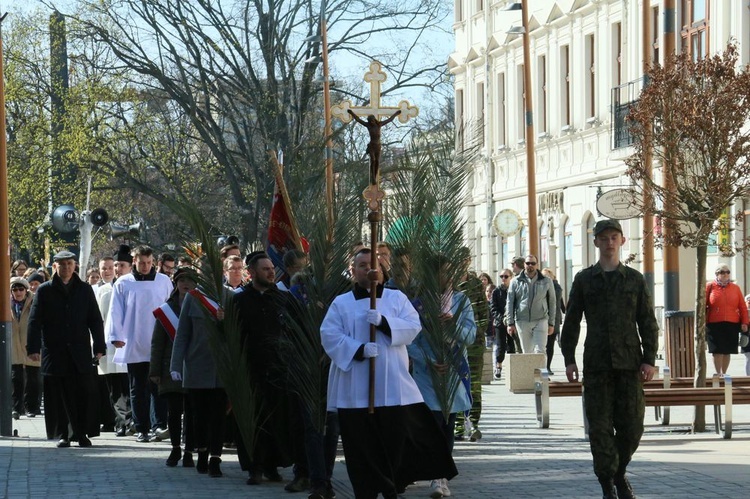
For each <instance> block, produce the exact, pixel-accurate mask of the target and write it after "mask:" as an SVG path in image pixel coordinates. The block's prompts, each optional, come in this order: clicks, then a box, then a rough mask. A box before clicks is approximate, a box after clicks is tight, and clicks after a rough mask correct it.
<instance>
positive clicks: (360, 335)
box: [320, 249, 457, 499]
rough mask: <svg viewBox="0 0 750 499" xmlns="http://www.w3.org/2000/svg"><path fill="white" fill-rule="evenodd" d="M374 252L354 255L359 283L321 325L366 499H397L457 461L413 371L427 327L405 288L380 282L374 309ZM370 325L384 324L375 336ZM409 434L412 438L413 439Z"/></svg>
mask: <svg viewBox="0 0 750 499" xmlns="http://www.w3.org/2000/svg"><path fill="white" fill-rule="evenodd" d="M370 259H371V252H370V250H369V249H363V250H360V251H359V252H358V253H357V254H356V255H355V256H354V268H353V275H354V281H355V283H354V288H353V290H352V291H350V292H348V293H345V294H343V295H340V296H338V297H337V298H336V299H335V300H334V301H333V303H332V304H331V307H330V308H329V309H328V313H327V314H326V317H325V319H324V320H323V324H322V325H321V328H320V333H321V341H322V344H323V348H324V349H325V351H326V353H327V354H328V355H329V356H330V357H331V371H330V375H329V378H328V410H329V411H338V415H339V425H340V429H341V439H342V443H343V445H344V455H345V457H346V468H347V472H348V473H349V479H350V480H351V482H352V487H353V489H354V495H355V496H356V497H357V498H358V499H369V498H373V499H374V498H376V497H377V496H378V494H379V493H381V494H383V497H385V498H386V499H389V498H395V497H397V495H398V493H400V492H403V490H404V489H405V488H406V486H407V485H408V484H410V483H412V482H414V481H416V480H427V479H429V478H434V477H436V476H446V477H448V478H452V477H454V476H455V475H456V474H457V471H456V467H455V464H454V462H453V459H452V458H451V455H450V451H449V450H448V447H447V445H446V443H445V439H444V438H443V437H442V435H441V433H440V428H439V427H438V426H437V423H436V422H435V418H434V417H433V416H432V413H431V412H430V410H429V409H428V407H427V406H426V405H425V404H424V402H423V399H422V395H421V393H420V392H419V388H418V387H417V385H416V383H415V382H414V379H413V378H412V377H411V375H410V374H409V358H408V354H407V351H406V346H407V345H408V344H410V343H411V342H412V341H413V340H414V338H415V337H416V336H417V334H418V333H419V331H420V329H421V324H420V321H419V315H418V313H417V311H416V310H415V309H414V307H413V306H412V305H411V303H410V302H409V299H408V298H407V297H406V295H404V294H403V293H402V292H400V291H398V290H395V289H383V286H382V285H378V288H377V296H378V299H377V303H376V309H375V310H370V293H369V288H370V281H369V280H368V277H367V274H368V272H369V270H370ZM370 324H374V325H375V326H376V327H377V335H376V339H375V341H374V342H370ZM373 357H374V358H375V411H374V414H369V413H368V404H369V359H370V358H373ZM407 436H408V437H409V438H408V439H407V438H406V437H407Z"/></svg>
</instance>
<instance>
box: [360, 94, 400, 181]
mask: <svg viewBox="0 0 750 499" xmlns="http://www.w3.org/2000/svg"><path fill="white" fill-rule="evenodd" d="M347 112H348V113H349V114H350V115H351V117H352V118H354V119H355V120H356V122H357V123H359V124H360V125H362V126H364V127H366V128H367V131H368V132H370V143H369V144H367V155H368V156H370V185H374V184H377V183H378V180H379V178H378V175H379V174H380V129H381V128H382V127H383V126H384V125H387V124H388V123H390V122H391V121H393V120H394V119H396V116H398V115H399V114H401V110H400V109H399V110H398V111H396V112H395V113H393V114H392V115H391V117H390V118H388V119H386V120H383V121H378V119H377V118H376V117H375V116H374V115H372V114H371V115H369V116H368V117H367V121H365V120H363V119H362V118H360V117H359V116H357V114H356V113H355V112H354V111H352V110H351V109H347Z"/></svg>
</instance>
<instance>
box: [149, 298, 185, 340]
mask: <svg viewBox="0 0 750 499" xmlns="http://www.w3.org/2000/svg"><path fill="white" fill-rule="evenodd" d="M153 313H154V317H156V320H158V321H159V323H160V324H161V325H162V326H163V327H164V329H165V330H166V331H167V334H168V335H169V337H170V338H172V341H174V337H175V334H177V322H178V321H179V318H178V317H177V314H175V313H174V310H172V307H170V306H169V303H165V304H163V305H162V306H161V307H159V308H157V309H155V310H154V312H153Z"/></svg>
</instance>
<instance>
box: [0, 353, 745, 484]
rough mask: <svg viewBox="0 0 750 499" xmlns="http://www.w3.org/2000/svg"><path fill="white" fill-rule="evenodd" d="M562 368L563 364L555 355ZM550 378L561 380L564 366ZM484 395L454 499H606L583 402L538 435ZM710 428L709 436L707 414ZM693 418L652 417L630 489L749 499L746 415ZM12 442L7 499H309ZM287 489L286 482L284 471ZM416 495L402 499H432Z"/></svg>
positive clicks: (231, 474) (135, 448) (158, 458)
mask: <svg viewBox="0 0 750 499" xmlns="http://www.w3.org/2000/svg"><path fill="white" fill-rule="evenodd" d="M558 356H559V354H558ZM744 360H745V359H744V357H742V356H740V355H736V356H733V359H732V365H731V369H730V373H731V374H735V375H740V374H743V366H744ZM555 361H556V362H555V363H553V370H555V371H556V372H557V373H558V375H557V376H556V377H555V378H556V379H562V376H560V375H561V374H562V373H563V369H562V364H561V363H562V360H561V359H558V358H556V359H555ZM485 388H486V389H485V391H484V406H485V407H484V414H483V417H482V432H483V434H484V438H482V439H481V440H480V441H478V442H474V443H472V442H457V443H456V449H455V453H454V455H455V458H456V462H457V465H458V469H459V472H460V475H459V476H458V477H456V478H455V479H454V480H452V481H451V485H450V486H451V490H452V491H453V497H455V498H480V497H492V498H495V497H503V498H517V497H539V498H548V497H564V498H595V497H601V494H600V492H599V486H598V483H597V481H596V479H595V477H594V475H593V472H592V466H591V456H590V454H589V449H588V443H587V442H586V441H585V440H584V439H583V428H582V416H581V406H580V399H577V398H570V399H568V398H561V399H553V400H552V403H551V414H550V421H551V423H550V429H548V430H541V429H538V427H537V423H536V419H535V417H534V414H535V412H534V397H533V395H528V394H523V395H521V394H519V395H514V394H511V393H510V392H509V391H508V390H507V388H506V387H505V383H504V380H503V381H501V382H499V383H498V382H493V384H492V385H490V386H486V387H485ZM706 419H707V426H710V427H711V428H712V423H713V418H712V414H711V411H710V410H709V411H707V416H706ZM691 420H692V409H690V408H675V409H672V424H671V425H670V426H669V427H663V426H661V425H659V424H658V423H657V422H655V421H654V419H653V411H652V410H651V409H650V408H647V412H646V423H647V430H646V434H645V436H644V438H643V440H642V442H641V447H640V449H639V450H638V452H637V453H636V455H635V460H634V462H633V463H632V464H631V466H630V468H629V469H630V472H631V475H630V476H631V483H632V484H633V487H634V488H635V490H636V492H637V493H638V496H639V497H641V498H651V497H653V498H656V497H659V498H683V497H697V498H712V497H716V498H726V497H744V496H745V494H747V493H748V491H747V489H748V488H750V406H737V407H735V414H734V420H735V422H736V423H738V424H736V425H735V431H734V436H733V438H732V439H731V440H723V439H722V438H721V437H719V436H717V435H716V434H715V433H713V431H710V432H706V433H702V434H698V435H692V434H690V433H689V426H690V422H691ZM14 429H17V430H18V434H19V437H17V438H0V496H2V497H8V498H24V497H28V498H31V497H40V498H41V497H45V498H46V497H54V498H67V497H70V498H78V497H87V498H90V497H102V498H125V497H133V498H157V497H158V498H169V497H197V498H200V497H205V498H212V499H217V498H220V497H221V498H222V499H223V498H232V497H252V498H258V499H263V498H281V497H288V498H290V499H292V498H300V499H302V498H306V497H307V494H289V493H286V492H284V490H283V484H271V483H263V484H262V485H260V486H256V487H250V486H248V485H245V478H246V475H245V474H244V473H243V472H242V471H241V470H240V468H239V464H238V462H237V456H236V454H235V453H233V452H232V451H230V452H229V453H227V454H225V456H224V463H223V464H222V469H223V471H224V477H223V478H209V477H208V476H206V475H198V474H197V473H196V472H195V470H194V469H190V468H182V467H177V468H167V467H166V466H165V465H164V461H165V460H166V458H167V455H168V454H169V445H168V444H167V443H156V442H152V443H149V444H138V443H136V442H135V440H134V438H133V437H126V438H117V437H115V436H114V434H112V433H107V434H104V436H102V437H98V438H95V439H93V443H94V447H92V448H89V449H81V448H78V447H75V446H74V447H72V448H70V449H57V448H56V447H55V445H54V443H55V442H53V441H48V440H46V439H45V437H44V421H43V419H42V418H40V417H37V418H33V419H27V418H25V417H22V418H21V419H20V420H19V421H15V422H14ZM282 475H284V478H285V479H291V470H290V469H286V470H282ZM334 488H335V490H336V493H337V497H339V498H341V499H348V498H353V494H352V492H351V486H350V485H349V481H348V478H347V475H346V468H345V465H344V464H343V456H341V457H340V460H339V461H338V462H337V464H336V470H335V476H334ZM428 495H429V487H428V484H426V483H418V484H416V485H414V486H411V487H409V489H408V490H407V492H406V494H404V497H406V498H417V497H428Z"/></svg>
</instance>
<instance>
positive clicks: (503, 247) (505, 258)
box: [498, 237, 510, 285]
mask: <svg viewBox="0 0 750 499" xmlns="http://www.w3.org/2000/svg"><path fill="white" fill-rule="evenodd" d="M509 261H510V254H509V253H508V238H507V237H504V238H502V243H501V244H500V272H502V271H503V269H504V268H505V267H507V266H508V262H509ZM499 284H500V283H498V285H499ZM506 284H510V283H506Z"/></svg>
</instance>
